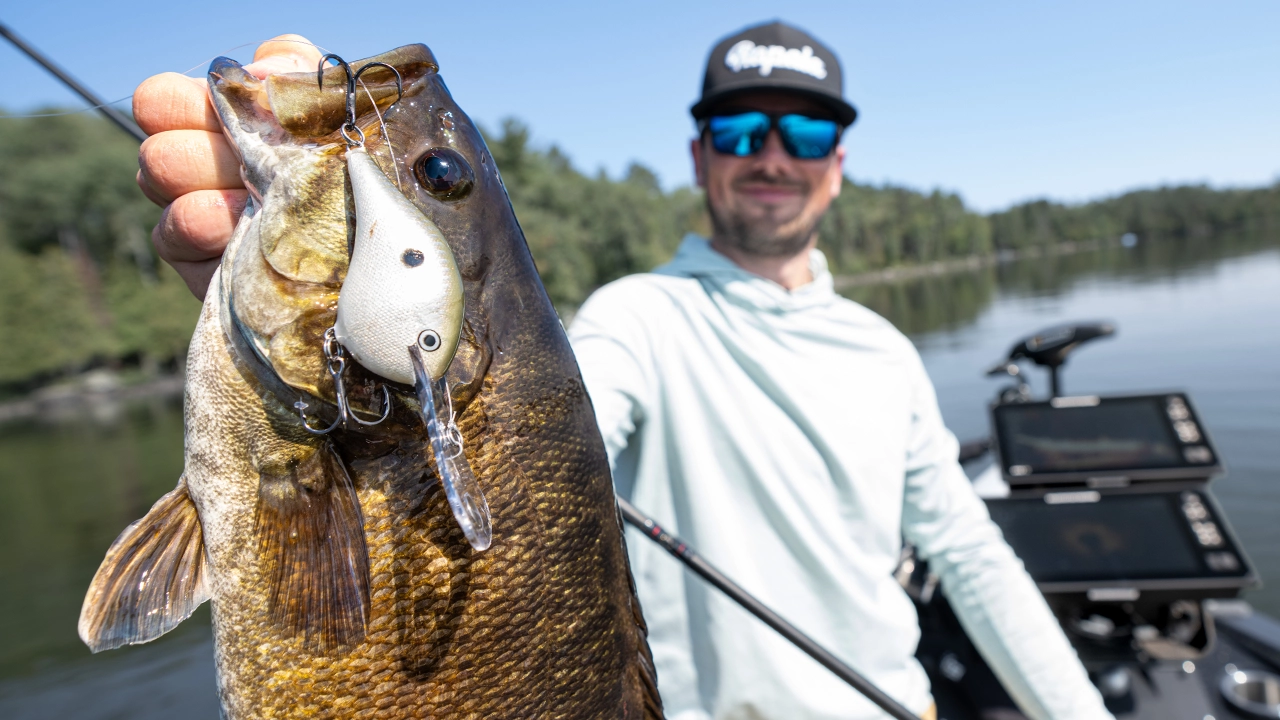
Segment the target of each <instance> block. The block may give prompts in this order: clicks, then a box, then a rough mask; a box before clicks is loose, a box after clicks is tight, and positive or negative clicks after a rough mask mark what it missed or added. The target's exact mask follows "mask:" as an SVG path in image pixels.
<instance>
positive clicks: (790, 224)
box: [707, 177, 822, 257]
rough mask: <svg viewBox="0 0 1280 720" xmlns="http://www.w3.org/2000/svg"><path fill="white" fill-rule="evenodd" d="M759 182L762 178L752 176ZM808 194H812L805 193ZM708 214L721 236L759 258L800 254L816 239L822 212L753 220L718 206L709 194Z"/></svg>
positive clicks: (716, 231)
mask: <svg viewBox="0 0 1280 720" xmlns="http://www.w3.org/2000/svg"><path fill="white" fill-rule="evenodd" d="M748 179H749V180H755V181H757V182H759V180H760V178H758V177H756V178H748ZM805 194H806V195H807V194H808V193H805ZM707 213H708V214H709V215H710V216H711V228H712V230H713V231H714V232H715V236H716V238H717V239H719V240H722V241H723V242H724V243H725V245H727V246H729V247H732V248H734V249H736V250H739V251H740V252H743V253H746V254H748V255H755V256H757V257H790V256H793V255H796V254H798V253H800V252H801V251H802V250H804V249H805V246H807V245H808V244H809V240H811V239H812V238H813V234H814V232H816V231H817V229H818V223H819V222H820V221H821V220H822V214H821V213H816V214H814V216H813V217H809V213H807V212H805V211H804V210H802V211H801V212H800V214H799V215H797V216H795V217H792V218H787V219H783V220H775V219H774V218H762V219H750V218H747V217H744V216H743V215H742V214H741V213H737V212H734V211H732V210H729V209H723V208H716V207H714V206H713V205H712V203H711V197H710V196H709V195H708V196H707Z"/></svg>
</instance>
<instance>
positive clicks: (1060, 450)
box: [995, 397, 1185, 476]
mask: <svg viewBox="0 0 1280 720" xmlns="http://www.w3.org/2000/svg"><path fill="white" fill-rule="evenodd" d="M995 418H996V427H997V432H998V433H999V439H1000V454H1001V457H1002V459H1003V461H1004V465H1005V469H1006V471H1007V472H1008V473H1009V474H1010V475H1012V476H1022V475H1039V474H1041V473H1055V472H1090V471H1120V470H1134V469H1152V468H1169V467H1181V466H1183V465H1185V462H1184V459H1183V451H1182V447H1181V446H1180V445H1179V443H1178V438H1177V436H1176V435H1175V434H1174V430H1173V428H1172V427H1171V425H1170V420H1169V418H1168V416H1167V415H1166V413H1165V409H1164V407H1163V406H1162V403H1161V398H1159V397H1138V398H1116V399H1106V400H1103V401H1101V402H1099V403H1096V404H1094V405H1092V406H1084V407H1053V406H1052V405H1050V404H1049V403H1027V404H1025V405H1003V406H1000V407H998V408H996V413H995Z"/></svg>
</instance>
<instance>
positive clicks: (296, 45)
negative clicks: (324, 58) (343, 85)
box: [244, 34, 321, 79]
mask: <svg viewBox="0 0 1280 720" xmlns="http://www.w3.org/2000/svg"><path fill="white" fill-rule="evenodd" d="M320 57H321V53H320V50H319V49H317V48H316V46H315V45H313V44H312V43H311V41H310V40H308V39H306V38H304V37H302V36H301V35H292V34H290V35H280V36H277V37H274V38H272V39H270V40H268V41H266V42H264V43H262V44H261V45H259V46H258V50H257V52H255V53H254V54H253V62H252V63H250V64H248V65H245V66H244V69H245V70H248V71H249V72H251V73H253V74H254V75H256V76H257V77H258V78H259V79H261V78H265V77H266V76H268V75H273V74H275V73H286V72H315V70H316V68H317V67H319V65H320Z"/></svg>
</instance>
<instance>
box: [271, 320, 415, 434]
mask: <svg viewBox="0 0 1280 720" xmlns="http://www.w3.org/2000/svg"><path fill="white" fill-rule="evenodd" d="M324 359H325V362H326V364H327V367H328V370H329V377H331V378H333V394H334V396H335V397H336V398H337V401H338V417H337V418H335V419H334V421H333V424H331V425H330V426H329V427H327V428H316V427H312V426H311V423H309V422H307V403H306V402H304V401H302V400H299V401H298V402H296V403H294V404H293V407H294V409H295V410H297V411H298V417H299V418H301V419H302V427H303V428H304V429H305V430H306V431H307V432H309V433H311V434H312V435H328V434H329V433H331V432H333V431H334V430H337V429H338V426H339V425H342V426H344V427H345V426H346V425H348V424H349V423H351V422H352V421H354V422H356V423H358V424H360V425H365V426H369V425H377V424H379V423H381V422H382V421H384V420H386V419H387V418H388V417H390V416H391V393H390V392H389V391H388V390H387V386H386V385H383V386H382V407H383V410H382V417H380V418H378V419H377V420H373V421H369V420H361V419H360V416H359V415H356V414H355V412H353V411H352V410H351V404H350V402H349V401H348V400H347V386H346V384H345V383H344V382H343V381H342V374H343V371H345V370H346V368H347V357H346V353H345V352H344V351H343V349H342V344H341V343H339V342H338V336H337V332H336V331H335V330H334V329H333V328H329V329H328V330H325V331H324Z"/></svg>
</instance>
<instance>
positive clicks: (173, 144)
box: [133, 35, 320, 298]
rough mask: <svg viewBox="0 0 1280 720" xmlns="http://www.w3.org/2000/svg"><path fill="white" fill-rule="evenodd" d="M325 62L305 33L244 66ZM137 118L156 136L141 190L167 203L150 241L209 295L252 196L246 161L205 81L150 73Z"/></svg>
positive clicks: (136, 105)
mask: <svg viewBox="0 0 1280 720" xmlns="http://www.w3.org/2000/svg"><path fill="white" fill-rule="evenodd" d="M319 63H320V51H319V50H317V49H316V48H315V46H314V45H312V44H311V43H310V42H309V41H307V39H306V38H304V37H302V36H300V35H281V36H279V37H277V38H273V39H271V40H268V41H267V42H265V43H263V44H262V45H260V46H258V50H257V52H255V53H254V55H253V63H252V64H250V65H246V66H245V69H246V70H248V71H249V72H251V73H253V74H254V75H256V76H258V77H259V78H264V77H266V76H268V75H271V74H273V73H281V72H300V71H311V72H314V71H315V69H316V66H317V65H318V64H319ZM133 116H134V118H135V119H136V120H137V122H138V125H139V126H141V127H142V129H143V130H144V131H146V132H147V134H148V135H150V136H151V137H149V138H147V140H146V142H144V143H142V149H141V150H140V151H139V152H138V165H139V168H140V169H139V170H138V187H140V188H142V192H143V194H145V195H146V196H147V197H148V198H150V200H151V201H152V202H154V203H155V204H157V205H160V206H163V207H164V214H163V215H161V216H160V224H159V225H157V226H156V228H155V230H154V231H153V232H152V233H151V242H152V243H153V244H154V245H155V247H156V252H157V253H159V255H160V257H161V258H162V259H163V260H164V261H165V262H167V263H169V264H170V265H172V266H173V269H174V270H177V271H178V274H179V275H181V276H182V279H183V280H185V281H186V282H187V287H189V288H191V292H193V293H195V295H196V297H198V298H204V294H205V290H207V289H208V287H209V279H210V278H211V277H212V276H213V271H214V268H216V267H217V266H218V262H219V261H220V260H221V258H222V251H223V249H224V248H226V246H227V240H228V239H229V238H230V237H231V232H232V231H233V230H234V229H235V226H236V222H237V221H238V220H239V219H240V214H241V213H242V212H244V204H245V200H246V199H247V198H248V191H246V190H245V189H244V183H243V182H242V181H241V179H240V160H239V159H238V158H237V157H236V154H235V152H234V151H233V150H232V149H231V146H230V145H229V144H228V143H227V139H226V137H225V136H224V135H223V134H222V127H221V125H219V123H218V116H217V115H216V114H215V113H214V111H213V106H212V105H211V104H210V102H209V92H208V83H207V82H206V81H205V80H204V79H203V78H200V79H196V78H189V77H186V76H185V75H179V74H177V73H163V74H160V75H156V76H154V77H150V78H147V79H146V80H145V81H143V83H142V84H141V85H139V86H138V89H137V90H136V91H135V92H134V94H133Z"/></svg>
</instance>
